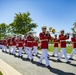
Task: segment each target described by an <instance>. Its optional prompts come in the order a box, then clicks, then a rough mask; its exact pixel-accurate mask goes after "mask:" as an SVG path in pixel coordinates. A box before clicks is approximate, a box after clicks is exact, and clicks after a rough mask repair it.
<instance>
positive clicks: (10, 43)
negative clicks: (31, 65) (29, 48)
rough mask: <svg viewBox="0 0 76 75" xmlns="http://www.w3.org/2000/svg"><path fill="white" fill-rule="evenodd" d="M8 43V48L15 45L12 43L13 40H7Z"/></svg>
mask: <svg viewBox="0 0 76 75" xmlns="http://www.w3.org/2000/svg"><path fill="white" fill-rule="evenodd" d="M7 43H8V46H12V44H13V43H12V38H10V39H8V40H7Z"/></svg>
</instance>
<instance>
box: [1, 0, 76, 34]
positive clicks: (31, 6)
mask: <svg viewBox="0 0 76 75" xmlns="http://www.w3.org/2000/svg"><path fill="white" fill-rule="evenodd" d="M27 11H29V12H30V13H31V15H30V17H31V18H32V19H33V20H34V21H33V22H35V23H37V24H38V27H37V28H36V29H34V31H36V32H37V35H38V34H39V33H40V32H41V27H42V26H44V25H45V26H47V28H49V27H53V28H55V29H56V31H57V32H59V31H60V30H62V29H64V30H65V32H71V28H72V27H73V23H74V22H75V20H76V0H0V23H3V22H5V23H6V24H9V23H11V22H12V21H13V19H14V16H15V13H19V12H21V13H24V12H27Z"/></svg>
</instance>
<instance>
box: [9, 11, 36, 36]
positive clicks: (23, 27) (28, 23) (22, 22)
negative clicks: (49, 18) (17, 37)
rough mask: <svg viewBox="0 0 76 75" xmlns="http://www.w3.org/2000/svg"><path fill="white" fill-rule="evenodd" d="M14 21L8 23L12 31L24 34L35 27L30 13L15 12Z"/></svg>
mask: <svg viewBox="0 0 76 75" xmlns="http://www.w3.org/2000/svg"><path fill="white" fill-rule="evenodd" d="M15 15H16V16H15V18H14V21H13V22H12V23H11V24H10V25H9V26H10V30H9V31H11V32H12V33H15V34H23V35H26V33H27V32H29V31H33V28H36V27H37V24H36V23H32V21H33V20H32V18H30V13H29V12H27V13H23V14H22V13H20V12H19V14H15Z"/></svg>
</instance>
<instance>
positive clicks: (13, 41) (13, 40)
mask: <svg viewBox="0 0 76 75" xmlns="http://www.w3.org/2000/svg"><path fill="white" fill-rule="evenodd" d="M16 45H17V38H16V35H14V36H13V38H12V47H13V51H12V54H13V55H14V56H16Z"/></svg>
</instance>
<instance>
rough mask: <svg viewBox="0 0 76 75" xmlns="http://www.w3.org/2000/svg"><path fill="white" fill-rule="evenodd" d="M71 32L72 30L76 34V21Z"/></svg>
mask: <svg viewBox="0 0 76 75" xmlns="http://www.w3.org/2000/svg"><path fill="white" fill-rule="evenodd" d="M71 30H72V32H73V33H76V21H75V22H74V24H73V28H71Z"/></svg>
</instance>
